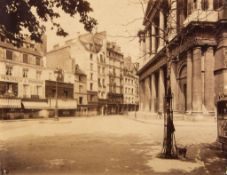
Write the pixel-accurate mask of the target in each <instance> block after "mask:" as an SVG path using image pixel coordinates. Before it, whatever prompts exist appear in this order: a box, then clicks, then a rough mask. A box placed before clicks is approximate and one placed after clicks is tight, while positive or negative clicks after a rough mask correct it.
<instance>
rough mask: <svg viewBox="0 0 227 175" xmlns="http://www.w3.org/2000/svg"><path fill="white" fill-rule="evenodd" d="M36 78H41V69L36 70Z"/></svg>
mask: <svg viewBox="0 0 227 175" xmlns="http://www.w3.org/2000/svg"><path fill="white" fill-rule="evenodd" d="M36 79H37V80H40V79H41V71H37V72H36Z"/></svg>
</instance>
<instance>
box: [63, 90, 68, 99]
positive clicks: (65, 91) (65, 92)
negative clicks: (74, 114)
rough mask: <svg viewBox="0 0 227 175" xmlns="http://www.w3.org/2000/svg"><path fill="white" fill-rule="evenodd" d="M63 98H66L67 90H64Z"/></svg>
mask: <svg viewBox="0 0 227 175" xmlns="http://www.w3.org/2000/svg"><path fill="white" fill-rule="evenodd" d="M64 97H65V98H68V91H67V90H64Z"/></svg>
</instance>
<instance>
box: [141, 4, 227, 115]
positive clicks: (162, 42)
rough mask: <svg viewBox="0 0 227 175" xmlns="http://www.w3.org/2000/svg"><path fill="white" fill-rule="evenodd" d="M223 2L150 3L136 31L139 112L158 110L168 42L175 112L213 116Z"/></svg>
mask: <svg viewBox="0 0 227 175" xmlns="http://www.w3.org/2000/svg"><path fill="white" fill-rule="evenodd" d="M226 13H227V9H226V2H225V1H222V0H217V1H216V0H215V1H214V0H170V1H167V0H160V1H152V0H150V1H149V3H148V5H147V9H146V14H145V17H144V22H143V24H144V30H141V31H139V33H138V36H139V38H140V51H141V58H142V59H141V62H140V69H139V72H138V75H139V81H140V110H142V111H147V112H150V113H156V112H158V111H163V107H164V96H165V94H166V77H167V54H166V49H165V48H166V46H167V44H168V48H169V52H170V55H169V56H170V57H171V59H172V60H173V61H172V64H171V77H170V80H171V88H172V93H173V110H174V112H175V113H186V114H190V115H194V114H204V115H214V112H215V97H217V95H218V94H219V93H220V92H222V91H224V89H225V85H224V83H225V80H224V78H223V77H224V76H223V75H224V72H225V63H224V62H225V59H226V55H225V48H226V41H225V40H226V19H227V18H226V17H227V16H226Z"/></svg>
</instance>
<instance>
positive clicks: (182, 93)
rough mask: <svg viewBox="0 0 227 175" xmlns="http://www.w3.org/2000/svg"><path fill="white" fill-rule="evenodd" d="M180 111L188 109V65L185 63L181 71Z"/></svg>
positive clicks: (179, 79)
mask: <svg viewBox="0 0 227 175" xmlns="http://www.w3.org/2000/svg"><path fill="white" fill-rule="evenodd" d="M178 81H179V82H178V83H179V93H178V94H179V100H178V104H179V112H186V111H187V67H186V65H183V66H182V67H181V68H180V71H179V77H178Z"/></svg>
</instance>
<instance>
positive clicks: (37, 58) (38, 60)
mask: <svg viewBox="0 0 227 175" xmlns="http://www.w3.org/2000/svg"><path fill="white" fill-rule="evenodd" d="M36 65H39V66H40V65H41V58H40V57H36Z"/></svg>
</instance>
